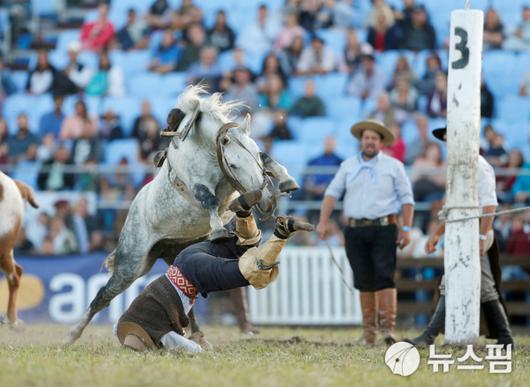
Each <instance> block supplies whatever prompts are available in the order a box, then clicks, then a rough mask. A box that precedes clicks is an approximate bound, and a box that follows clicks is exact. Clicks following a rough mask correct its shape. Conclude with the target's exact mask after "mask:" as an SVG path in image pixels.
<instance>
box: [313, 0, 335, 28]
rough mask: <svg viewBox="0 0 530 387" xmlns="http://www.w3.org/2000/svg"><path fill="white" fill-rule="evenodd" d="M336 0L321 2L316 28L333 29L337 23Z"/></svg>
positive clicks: (323, 0) (317, 13)
mask: <svg viewBox="0 0 530 387" xmlns="http://www.w3.org/2000/svg"><path fill="white" fill-rule="evenodd" d="M334 19H335V0H322V1H319V4H318V7H317V10H316V12H315V28H316V29H325V28H331V27H333V25H334V23H335V20H334Z"/></svg>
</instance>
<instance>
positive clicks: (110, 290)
mask: <svg viewBox="0 0 530 387" xmlns="http://www.w3.org/2000/svg"><path fill="white" fill-rule="evenodd" d="M115 254H116V255H115V258H114V272H113V273H112V276H111V277H110V279H109V280H108V282H107V283H106V284H105V286H103V287H102V288H101V289H99V291H98V292H97V294H96V296H95V297H94V299H93V300H92V302H91V303H90V305H89V307H88V309H87V311H86V312H85V314H84V315H83V318H82V319H81V321H79V323H77V325H75V326H74V327H73V328H72V329H71V330H70V334H69V336H68V338H67V340H66V344H72V343H73V342H75V341H76V340H77V339H78V338H79V337H80V336H81V334H82V333H83V330H84V329H85V328H86V326H87V325H88V323H89V322H90V321H91V320H92V318H93V317H94V315H95V314H96V313H98V312H99V311H100V310H102V309H103V308H106V307H107V306H109V304H110V302H111V301H112V300H113V299H114V297H116V296H117V295H118V294H120V293H122V292H123V291H124V290H125V289H127V288H128V287H129V286H130V285H131V284H132V283H133V282H134V280H135V279H137V278H138V277H139V276H140V275H141V274H142V273H143V272H145V257H140V256H137V257H127V259H126V260H125V261H126V264H121V265H120V259H119V257H118V254H120V253H118V250H117V251H116V253H115ZM122 254H123V253H122Z"/></svg>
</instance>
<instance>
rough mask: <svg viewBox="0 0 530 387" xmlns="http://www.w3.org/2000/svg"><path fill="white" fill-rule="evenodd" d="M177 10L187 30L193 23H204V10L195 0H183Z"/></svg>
mask: <svg viewBox="0 0 530 387" xmlns="http://www.w3.org/2000/svg"><path fill="white" fill-rule="evenodd" d="M177 12H178V15H179V17H180V21H181V23H182V25H183V28H184V29H185V30H186V29H187V28H188V27H189V26H191V25H192V24H201V25H202V24H203V20H202V19H203V15H202V10H201V9H200V8H199V7H197V6H196V5H195V4H193V0H182V3H181V5H180V7H179V8H178V9H177Z"/></svg>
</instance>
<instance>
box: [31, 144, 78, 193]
mask: <svg viewBox="0 0 530 387" xmlns="http://www.w3.org/2000/svg"><path fill="white" fill-rule="evenodd" d="M70 165H71V163H70V153H69V152H68V149H67V148H66V147H64V146H60V147H59V148H58V149H57V150H56V151H55V153H54V155H53V158H52V159H50V160H47V161H46V162H44V163H43V164H42V168H41V170H40V172H39V176H38V179H37V187H38V188H39V190H41V191H62V190H70V189H73V188H74V183H75V176H74V174H72V173H70V172H67V171H66V170H65V169H66V168H67V167H68V166H70Z"/></svg>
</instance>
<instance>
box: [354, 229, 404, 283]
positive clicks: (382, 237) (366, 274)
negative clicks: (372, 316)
mask: <svg viewBox="0 0 530 387" xmlns="http://www.w3.org/2000/svg"><path fill="white" fill-rule="evenodd" d="M397 234H398V229H397V226H396V225H395V224H392V225H389V226H365V227H346V228H345V230H344V236H345V245H346V255H347V256H348V261H350V265H351V268H352V270H353V283H354V286H355V288H356V289H358V290H360V291H361V292H375V291H378V290H382V289H388V288H394V287H395V284H394V273H395V271H396V240H397Z"/></svg>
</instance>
